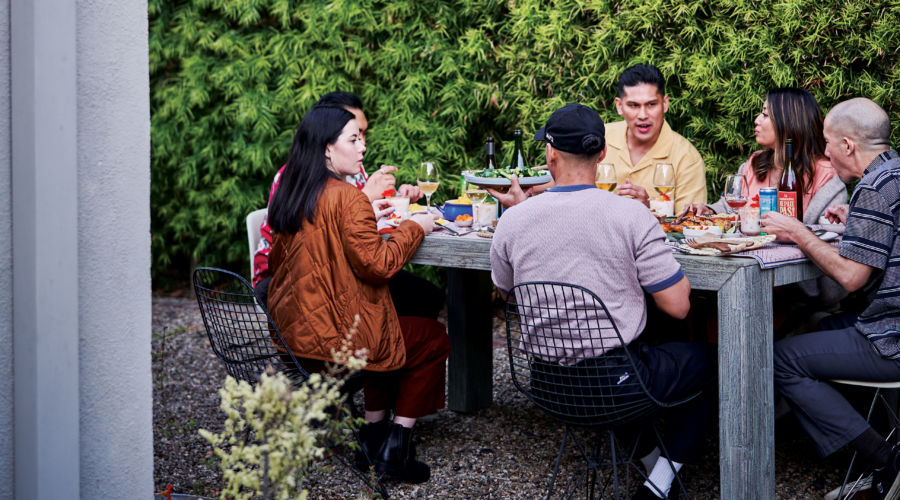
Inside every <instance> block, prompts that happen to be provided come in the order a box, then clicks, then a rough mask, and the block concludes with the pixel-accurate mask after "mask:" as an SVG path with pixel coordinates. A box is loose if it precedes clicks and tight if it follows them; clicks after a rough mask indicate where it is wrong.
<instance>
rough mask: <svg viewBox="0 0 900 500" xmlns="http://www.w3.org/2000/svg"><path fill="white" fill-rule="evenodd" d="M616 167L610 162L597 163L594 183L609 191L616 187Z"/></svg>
mask: <svg viewBox="0 0 900 500" xmlns="http://www.w3.org/2000/svg"><path fill="white" fill-rule="evenodd" d="M617 183H618V180H617V178H616V167H615V166H613V164H612V163H598V164H597V173H596V174H594V184H595V185H596V186H597V187H598V188H600V189H605V190H607V191H609V192H610V193H611V192H613V191H614V190H615V189H616V184H617Z"/></svg>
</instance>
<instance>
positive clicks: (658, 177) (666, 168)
mask: <svg viewBox="0 0 900 500" xmlns="http://www.w3.org/2000/svg"><path fill="white" fill-rule="evenodd" d="M653 187H654V188H656V190H657V191H659V194H664V195H666V196H667V197H669V198H671V196H670V195H669V193H671V192H672V191H674V190H675V168H674V167H672V164H671V163H657V164H656V170H655V171H654V172H653Z"/></svg>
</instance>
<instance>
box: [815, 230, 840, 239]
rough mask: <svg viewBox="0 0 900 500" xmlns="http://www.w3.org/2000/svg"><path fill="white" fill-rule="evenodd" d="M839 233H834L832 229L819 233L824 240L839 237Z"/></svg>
mask: <svg viewBox="0 0 900 500" xmlns="http://www.w3.org/2000/svg"><path fill="white" fill-rule="evenodd" d="M838 236H839V235H838V234H837V233H833V232H831V231H827V232H824V233H822V234H820V235H819V239H820V240H822V241H831V240H833V239H835V238H837V237H838Z"/></svg>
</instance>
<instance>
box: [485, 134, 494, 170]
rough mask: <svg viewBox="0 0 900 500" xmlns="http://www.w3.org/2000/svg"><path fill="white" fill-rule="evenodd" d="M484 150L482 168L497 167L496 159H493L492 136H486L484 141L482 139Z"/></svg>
mask: <svg viewBox="0 0 900 500" xmlns="http://www.w3.org/2000/svg"><path fill="white" fill-rule="evenodd" d="M484 152H485V160H484V168H490V169H493V168H497V160H495V159H494V138H493V137H488V138H487V140H486V141H484Z"/></svg>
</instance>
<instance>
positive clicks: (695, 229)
mask: <svg viewBox="0 0 900 500" xmlns="http://www.w3.org/2000/svg"><path fill="white" fill-rule="evenodd" d="M682 233H683V235H684V237H685V238H699V237H701V236H703V235H704V234H711V235H713V236H715V237H717V238H721V237H722V228H721V227H719V226H685V228H684V229H683V230H682Z"/></svg>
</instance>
